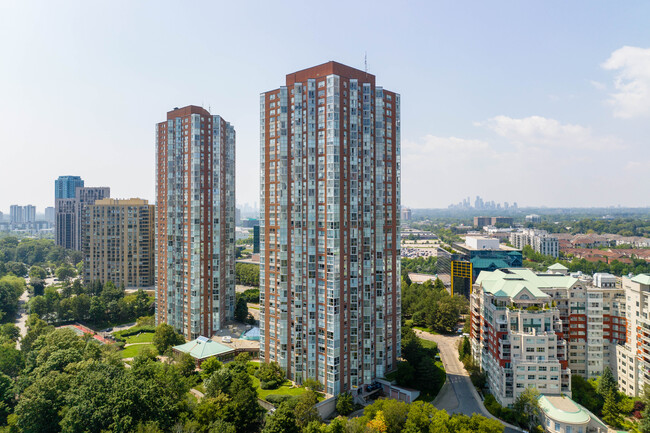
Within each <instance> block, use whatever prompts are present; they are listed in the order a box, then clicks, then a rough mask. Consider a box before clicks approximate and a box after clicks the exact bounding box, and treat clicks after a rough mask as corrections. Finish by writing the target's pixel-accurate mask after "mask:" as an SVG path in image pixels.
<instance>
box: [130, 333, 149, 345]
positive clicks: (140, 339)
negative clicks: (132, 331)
mask: <svg viewBox="0 0 650 433" xmlns="http://www.w3.org/2000/svg"><path fill="white" fill-rule="evenodd" d="M153 336H154V333H153V332H141V333H140V334H139V335H129V336H128V337H125V338H126V343H127V344H133V343H151V342H152V341H153Z"/></svg>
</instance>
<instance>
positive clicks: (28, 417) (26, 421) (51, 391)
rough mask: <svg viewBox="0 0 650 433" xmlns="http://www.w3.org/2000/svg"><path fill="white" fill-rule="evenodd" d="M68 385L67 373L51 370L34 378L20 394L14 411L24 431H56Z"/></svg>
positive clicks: (51, 432)
mask: <svg viewBox="0 0 650 433" xmlns="http://www.w3.org/2000/svg"><path fill="white" fill-rule="evenodd" d="M69 387H70V377H69V376H68V375H67V374H62V373H59V372H52V373H51V374H48V375H45V376H42V377H39V378H37V379H35V381H34V383H33V384H32V385H30V386H29V387H27V389H25V391H24V392H23V393H22V395H21V396H20V400H19V401H18V405H17V406H16V410H15V413H16V415H17V417H18V427H19V428H20V429H21V431H22V432H24V433H58V432H59V430H60V427H59V423H60V421H61V409H63V406H64V404H65V402H64V396H65V395H66V393H67V391H68V389H69Z"/></svg>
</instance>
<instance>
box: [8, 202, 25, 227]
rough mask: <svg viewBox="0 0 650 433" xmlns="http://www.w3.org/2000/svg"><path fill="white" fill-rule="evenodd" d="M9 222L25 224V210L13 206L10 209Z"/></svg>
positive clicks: (15, 205)
mask: <svg viewBox="0 0 650 433" xmlns="http://www.w3.org/2000/svg"><path fill="white" fill-rule="evenodd" d="M9 222H10V223H11V224H23V223H24V222H25V210H24V208H23V207H22V206H18V205H17V204H12V205H11V206H10V207H9Z"/></svg>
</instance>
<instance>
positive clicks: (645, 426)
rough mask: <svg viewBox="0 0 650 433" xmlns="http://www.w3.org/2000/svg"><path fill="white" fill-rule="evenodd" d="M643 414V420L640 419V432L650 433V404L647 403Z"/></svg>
mask: <svg viewBox="0 0 650 433" xmlns="http://www.w3.org/2000/svg"><path fill="white" fill-rule="evenodd" d="M641 416H642V418H641V421H639V432H640V433H650V405H646V407H645V409H644V410H643V412H642V413H641Z"/></svg>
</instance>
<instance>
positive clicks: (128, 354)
mask: <svg viewBox="0 0 650 433" xmlns="http://www.w3.org/2000/svg"><path fill="white" fill-rule="evenodd" d="M147 346H148V347H151V348H152V349H153V351H154V353H158V352H157V351H156V347H155V346H154V345H152V344H136V345H134V346H129V347H126V348H125V349H124V350H122V351H121V352H120V356H121V357H122V358H133V357H134V356H137V355H138V354H139V353H140V350H141V349H142V348H143V347H147Z"/></svg>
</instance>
